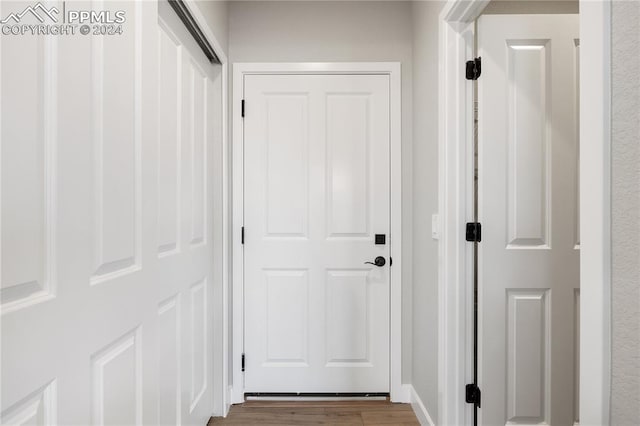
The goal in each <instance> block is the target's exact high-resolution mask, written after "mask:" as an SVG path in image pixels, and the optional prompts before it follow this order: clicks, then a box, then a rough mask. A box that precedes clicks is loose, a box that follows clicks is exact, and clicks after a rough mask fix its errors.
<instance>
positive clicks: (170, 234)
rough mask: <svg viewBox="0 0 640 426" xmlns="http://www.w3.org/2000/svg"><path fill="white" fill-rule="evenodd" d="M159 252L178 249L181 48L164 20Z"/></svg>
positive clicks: (160, 73)
mask: <svg viewBox="0 0 640 426" xmlns="http://www.w3.org/2000/svg"><path fill="white" fill-rule="evenodd" d="M158 43H159V53H160V55H159V61H160V64H159V68H158V79H159V84H158V188H157V193H158V208H157V212H158V213H157V214H158V230H157V232H158V253H159V254H160V255H161V256H162V255H167V254H172V253H176V252H178V251H179V248H180V246H179V245H180V221H181V219H180V213H181V209H180V200H181V177H182V176H181V173H182V168H181V149H180V148H181V146H180V143H181V133H180V128H181V126H182V125H184V123H183V122H182V116H181V113H182V108H181V101H182V86H181V84H180V83H181V81H182V80H181V79H182V67H181V64H182V48H181V47H180V42H179V41H178V40H177V39H176V37H175V35H174V34H173V32H172V31H171V29H169V28H168V26H167V25H166V24H164V23H163V21H160V25H159V31H158Z"/></svg>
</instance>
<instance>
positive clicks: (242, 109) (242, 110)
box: [240, 99, 244, 118]
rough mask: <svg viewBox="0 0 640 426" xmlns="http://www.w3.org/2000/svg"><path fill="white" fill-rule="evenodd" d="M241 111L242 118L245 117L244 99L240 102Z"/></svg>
mask: <svg viewBox="0 0 640 426" xmlns="http://www.w3.org/2000/svg"><path fill="white" fill-rule="evenodd" d="M240 105H241V106H240V113H241V114H242V118H244V99H243V100H242V102H241V103H240Z"/></svg>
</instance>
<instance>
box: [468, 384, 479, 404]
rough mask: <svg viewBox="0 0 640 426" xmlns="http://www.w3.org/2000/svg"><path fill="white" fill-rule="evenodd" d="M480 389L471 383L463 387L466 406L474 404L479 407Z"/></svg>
mask: <svg viewBox="0 0 640 426" xmlns="http://www.w3.org/2000/svg"><path fill="white" fill-rule="evenodd" d="M480 399H481V396H480V388H479V387H478V385H476V384H474V383H471V384H469V385H467V386H466V387H465V400H466V401H467V404H474V405H477V406H478V407H480Z"/></svg>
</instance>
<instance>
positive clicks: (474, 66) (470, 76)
mask: <svg viewBox="0 0 640 426" xmlns="http://www.w3.org/2000/svg"><path fill="white" fill-rule="evenodd" d="M481 72H482V59H481V58H475V59H473V60H471V61H467V67H466V77H467V80H477V79H478V77H480V73H481Z"/></svg>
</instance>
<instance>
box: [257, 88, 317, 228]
mask: <svg viewBox="0 0 640 426" xmlns="http://www.w3.org/2000/svg"><path fill="white" fill-rule="evenodd" d="M265 98H266V99H265V102H266V116H265V121H266V123H265V127H266V134H265V136H264V137H265V148H264V149H265V151H266V152H265V155H266V170H265V173H266V176H265V181H264V182H265V200H266V206H265V209H266V230H265V231H266V235H265V236H266V237H279V238H282V237H285V238H290V237H308V220H309V218H308V216H309V194H308V180H309V176H308V174H309V170H308V164H309V160H308V141H309V135H308V132H309V122H308V120H309V119H308V102H309V99H308V95H307V94H288V93H287V94H282V93H277V94H274V93H269V94H267V95H266V96H265Z"/></svg>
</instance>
